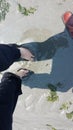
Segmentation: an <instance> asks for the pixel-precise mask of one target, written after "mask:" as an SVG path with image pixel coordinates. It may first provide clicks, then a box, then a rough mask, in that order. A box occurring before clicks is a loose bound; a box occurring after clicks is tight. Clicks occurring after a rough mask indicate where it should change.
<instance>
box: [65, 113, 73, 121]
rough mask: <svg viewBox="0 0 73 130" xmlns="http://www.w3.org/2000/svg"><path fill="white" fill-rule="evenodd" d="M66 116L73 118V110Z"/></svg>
mask: <svg viewBox="0 0 73 130" xmlns="http://www.w3.org/2000/svg"><path fill="white" fill-rule="evenodd" d="M66 117H67V118H68V119H72V118H73V111H72V112H70V113H66Z"/></svg>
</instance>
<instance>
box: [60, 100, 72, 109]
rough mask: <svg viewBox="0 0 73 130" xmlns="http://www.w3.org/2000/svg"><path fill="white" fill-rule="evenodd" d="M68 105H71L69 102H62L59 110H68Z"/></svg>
mask: <svg viewBox="0 0 73 130" xmlns="http://www.w3.org/2000/svg"><path fill="white" fill-rule="evenodd" d="M70 105H72V103H71V102H66V103H63V104H62V105H61V107H60V110H68V108H69V107H70Z"/></svg>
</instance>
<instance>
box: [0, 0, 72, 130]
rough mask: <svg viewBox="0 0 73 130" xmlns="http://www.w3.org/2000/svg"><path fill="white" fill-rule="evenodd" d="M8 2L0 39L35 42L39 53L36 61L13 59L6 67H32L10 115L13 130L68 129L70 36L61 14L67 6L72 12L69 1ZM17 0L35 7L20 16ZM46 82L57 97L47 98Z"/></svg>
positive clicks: (69, 126)
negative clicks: (7, 11)
mask: <svg viewBox="0 0 73 130" xmlns="http://www.w3.org/2000/svg"><path fill="white" fill-rule="evenodd" d="M8 2H9V3H10V5H11V6H10V11H9V13H8V14H7V15H6V18H5V21H2V22H1V23H0V30H1V31H0V43H6V44H7V43H17V44H22V43H31V42H39V45H41V49H40V51H41V54H42V55H41V58H40V59H39V61H36V62H30V61H29V62H24V61H20V62H16V63H14V64H13V65H12V66H11V67H10V68H9V69H8V70H6V71H11V72H15V71H16V70H17V69H18V68H20V67H25V68H28V69H30V70H33V71H34V74H33V75H31V76H30V77H29V79H28V80H23V82H22V92H23V94H22V95H21V96H20V97H19V100H18V102H17V106H16V109H15V112H14V115H13V130H72V129H73V117H72V118H71V119H68V118H67V116H66V113H70V112H72V111H73V39H72V38H71V37H70V35H69V33H68V31H67V30H66V28H65V26H64V24H63V21H62V15H63V13H64V12H65V11H68V10H70V11H72V12H73V6H72V3H73V1H72V0H69V1H68V0H37V1H36V0H30V1H28V0H25V1H24V0H22V1H21V0H8ZM17 3H20V4H21V5H23V6H25V7H26V8H29V7H34V8H36V9H37V10H36V11H35V12H34V14H30V15H29V16H23V15H22V14H21V13H20V12H19V11H18V6H17ZM42 42H43V45H42ZM3 73H4V72H3ZM0 77H2V74H0ZM49 84H52V85H54V86H56V87H57V91H56V93H57V96H58V99H57V100H56V101H54V102H52V101H48V100H47V97H48V96H49V95H50V90H49V88H48V86H49ZM63 104H64V105H63ZM62 106H64V107H63V108H62V109H61V107H62Z"/></svg>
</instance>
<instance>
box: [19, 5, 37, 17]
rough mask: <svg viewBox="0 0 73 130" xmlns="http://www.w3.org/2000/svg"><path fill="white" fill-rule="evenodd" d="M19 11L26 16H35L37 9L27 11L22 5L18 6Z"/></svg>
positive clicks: (31, 8)
mask: <svg viewBox="0 0 73 130" xmlns="http://www.w3.org/2000/svg"><path fill="white" fill-rule="evenodd" d="M18 10H19V12H21V14H23V15H25V16H28V15H30V14H34V12H35V11H36V9H35V8H33V7H30V8H29V9H27V8H26V7H22V6H21V4H18Z"/></svg>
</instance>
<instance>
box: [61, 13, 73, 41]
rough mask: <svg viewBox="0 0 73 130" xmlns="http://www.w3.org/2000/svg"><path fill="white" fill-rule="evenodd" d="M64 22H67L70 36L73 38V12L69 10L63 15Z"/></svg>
mask: <svg viewBox="0 0 73 130" xmlns="http://www.w3.org/2000/svg"><path fill="white" fill-rule="evenodd" d="M62 20H63V23H64V24H65V26H66V28H67V30H68V32H69V34H70V36H71V37H72V38H73V14H72V12H70V11H67V12H65V13H64V14H63V16H62Z"/></svg>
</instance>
